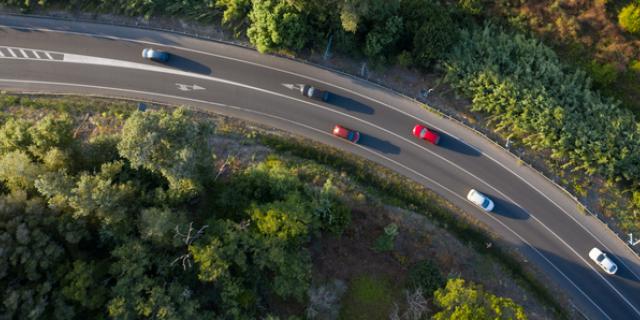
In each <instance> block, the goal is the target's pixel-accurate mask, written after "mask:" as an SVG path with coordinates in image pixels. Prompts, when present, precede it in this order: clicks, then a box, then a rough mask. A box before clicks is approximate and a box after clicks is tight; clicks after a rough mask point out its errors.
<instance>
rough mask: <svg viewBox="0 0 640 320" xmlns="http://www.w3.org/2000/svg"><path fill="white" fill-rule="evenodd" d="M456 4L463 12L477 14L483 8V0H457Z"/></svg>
mask: <svg viewBox="0 0 640 320" xmlns="http://www.w3.org/2000/svg"><path fill="white" fill-rule="evenodd" d="M458 5H459V6H460V8H462V10H463V11H464V12H467V13H469V14H472V15H478V14H480V13H482V11H483V10H484V0H458Z"/></svg>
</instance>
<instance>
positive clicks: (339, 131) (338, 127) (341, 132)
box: [333, 124, 349, 137]
mask: <svg viewBox="0 0 640 320" xmlns="http://www.w3.org/2000/svg"><path fill="white" fill-rule="evenodd" d="M333 133H335V134H337V135H340V136H342V137H346V136H347V135H348V134H349V130H347V128H345V127H343V126H341V125H339V124H336V126H335V127H334V128H333Z"/></svg>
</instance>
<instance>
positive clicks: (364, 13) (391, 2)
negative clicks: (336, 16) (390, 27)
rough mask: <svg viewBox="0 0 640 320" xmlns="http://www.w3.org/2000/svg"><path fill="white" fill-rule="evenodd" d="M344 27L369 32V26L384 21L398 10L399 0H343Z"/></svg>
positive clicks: (350, 30)
mask: <svg viewBox="0 0 640 320" xmlns="http://www.w3.org/2000/svg"><path fill="white" fill-rule="evenodd" d="M341 2H342V4H341V9H340V20H341V24H342V28H343V29H344V30H345V31H347V32H351V33H356V32H357V31H358V32H362V33H367V32H368V30H369V28H370V27H369V26H376V25H378V24H380V23H384V22H385V21H387V20H388V19H389V18H390V17H391V16H393V15H395V13H396V12H397V10H398V8H399V6H400V1H399V0H344V1H341Z"/></svg>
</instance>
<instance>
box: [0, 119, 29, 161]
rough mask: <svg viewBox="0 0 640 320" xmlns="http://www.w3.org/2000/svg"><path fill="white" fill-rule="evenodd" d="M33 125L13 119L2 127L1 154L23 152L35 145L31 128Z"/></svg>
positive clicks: (0, 132)
mask: <svg viewBox="0 0 640 320" xmlns="http://www.w3.org/2000/svg"><path fill="white" fill-rule="evenodd" d="M30 127H31V123H29V122H28V121H25V120H19V119H14V118H11V119H9V120H7V122H5V123H4V125H2V127H0V154H3V153H6V152H10V151H16V150H22V151H26V150H27V148H28V147H29V146H30V145H31V144H33V139H32V138H31V133H30V132H29V128H30Z"/></svg>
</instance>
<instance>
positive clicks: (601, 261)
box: [589, 248, 618, 274]
mask: <svg viewBox="0 0 640 320" xmlns="http://www.w3.org/2000/svg"><path fill="white" fill-rule="evenodd" d="M589 258H591V260H593V261H594V262H595V263H597V264H598V265H599V266H600V268H602V270H604V272H606V273H608V274H616V271H618V266H617V265H616V263H615V262H613V261H612V260H611V259H610V258H609V257H607V255H606V254H605V253H604V252H602V251H600V249H598V248H593V249H591V251H589Z"/></svg>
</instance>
